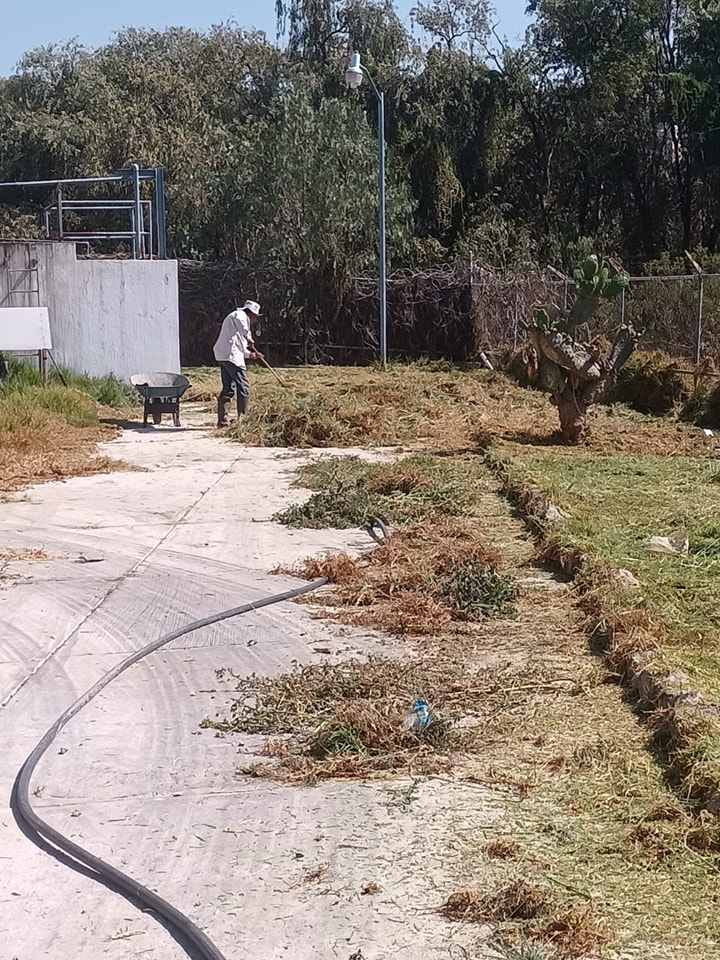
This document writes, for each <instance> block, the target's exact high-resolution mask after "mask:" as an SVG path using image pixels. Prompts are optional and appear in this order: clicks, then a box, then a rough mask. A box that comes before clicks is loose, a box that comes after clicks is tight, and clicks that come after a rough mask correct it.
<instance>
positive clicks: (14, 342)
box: [0, 307, 52, 351]
mask: <svg viewBox="0 0 720 960" xmlns="http://www.w3.org/2000/svg"><path fill="white" fill-rule="evenodd" d="M0 350H16V351H23V350H28V351H30V350H52V343H51V341H50V318H49V317H48V308H47V307H0Z"/></svg>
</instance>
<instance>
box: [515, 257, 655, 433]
mask: <svg viewBox="0 0 720 960" xmlns="http://www.w3.org/2000/svg"><path fill="white" fill-rule="evenodd" d="M574 279H575V294H576V297H575V303H574V304H573V305H572V308H571V309H570V310H569V311H568V310H561V309H560V307H558V306H557V305H556V304H554V303H553V304H548V305H545V306H541V307H537V308H536V309H535V312H534V315H533V318H532V320H531V322H530V323H529V324H528V335H529V337H530V341H531V343H532V345H533V347H534V349H535V351H536V354H537V359H538V367H539V373H540V379H541V382H542V384H543V386H544V387H545V388H546V389H547V390H549V391H550V393H551V395H552V398H553V401H554V403H555V404H556V406H557V408H558V414H559V417H560V430H561V434H562V439H563V441H564V442H565V443H569V444H577V443H579V442H580V441H581V440H582V439H583V437H584V435H585V432H586V429H587V414H588V410H589V408H590V407H591V406H592V404H594V403H597V402H598V401H599V400H601V399H602V397H603V396H604V395H605V393H606V392H607V391H608V390H609V389H610V388H611V387H612V386H613V385H614V384H615V381H616V379H617V375H618V373H619V371H620V370H621V368H622V367H623V365H624V364H625V363H626V362H627V360H628V359H629V357H630V355H631V354H632V351H633V350H634V349H635V347H636V345H637V341H638V336H637V334H636V333H635V331H634V330H633V329H632V327H629V326H621V327H620V328H619V329H618V330H617V332H616V334H615V339H614V342H613V344H612V347H611V348H610V349H609V350H607V349H606V348H605V347H604V346H603V344H602V342H601V341H600V340H597V339H596V340H593V341H591V342H589V341H590V327H589V324H590V321H591V320H592V318H593V316H594V315H595V313H596V312H597V310H598V308H599V306H600V303H601V302H602V300H613V299H615V298H616V297H618V296H619V295H620V293H621V292H622V291H623V290H624V288H625V287H626V286H627V283H628V276H627V274H626V273H625V272H624V271H623V270H621V269H619V268H618V267H617V266H615V265H614V263H613V262H612V261H610V262H608V261H605V260H603V261H602V262H600V261H599V260H598V258H597V257H596V256H594V255H593V256H590V257H588V259H587V260H586V261H585V263H584V264H583V265H582V267H580V268H579V269H577V270H576V271H575V277H574Z"/></svg>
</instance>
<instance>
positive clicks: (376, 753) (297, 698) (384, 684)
mask: <svg viewBox="0 0 720 960" xmlns="http://www.w3.org/2000/svg"><path fill="white" fill-rule="evenodd" d="M228 678H229V679H232V680H233V681H235V682H236V693H237V694H238V695H239V696H238V698H237V699H236V700H235V701H234V702H233V704H232V706H231V708H230V716H229V717H228V718H227V719H219V720H212V719H209V718H208V719H207V720H205V721H204V723H203V725H204V726H205V727H209V728H214V729H217V730H218V731H219V732H221V733H229V732H237V733H254V734H262V735H264V736H266V737H268V738H269V739H268V740H267V741H266V747H265V749H264V751H263V753H264V755H265V756H270V757H271V758H272V762H271V763H269V764H267V763H266V764H265V765H264V766H263V765H261V768H258V767H257V766H255V767H253V768H250V769H249V770H246V771H244V772H246V773H251V774H252V775H255V776H257V775H266V776H270V777H275V778H277V779H281V780H282V779H288V780H307V779H309V778H310V779H311V778H317V779H325V778H328V777H346V778H347V777H364V776H370V775H376V774H379V773H387V772H388V771H397V770H407V769H411V770H414V771H415V772H416V773H417V772H425V773H430V772H438V771H439V770H448V769H450V768H451V767H452V766H453V764H454V762H455V759H456V758H457V756H465V755H468V754H473V753H476V752H477V753H479V752H481V751H482V750H483V749H484V747H485V746H486V744H487V736H488V723H490V722H494V720H495V718H496V717H497V716H498V715H499V714H502V713H504V712H505V711H517V710H519V709H522V706H523V704H525V703H526V702H527V701H528V699H529V698H530V699H532V697H533V696H537V695H539V696H543V695H547V694H548V693H549V688H548V687H546V685H545V680H546V678H545V677H544V676H543V675H542V674H541V673H535V674H533V673H531V672H530V673H529V672H527V671H522V674H518V673H516V672H515V671H513V670H511V669H506V670H487V669H481V668H478V667H473V666H472V665H469V664H466V663H464V662H461V661H459V660H458V659H457V658H455V657H451V656H438V657H436V658H432V659H430V658H422V659H410V660H401V661H397V660H386V659H380V658H370V659H368V660H366V661H355V660H353V661H347V662H343V663H339V664H318V665H310V666H304V667H297V668H296V669H295V670H294V671H293V672H292V673H289V674H285V675H284V676H280V677H259V676H251V677H245V678H242V677H237V676H235V675H234V674H232V673H231V672H230V671H220V672H219V674H218V679H220V680H223V679H228ZM418 696H420V697H422V698H423V699H425V700H427V702H428V703H429V704H430V705H431V710H432V716H433V719H432V722H431V723H430V725H429V726H428V727H426V728H425V729H421V730H419V731H418V730H415V729H411V728H408V726H407V724H406V723H405V720H406V718H407V716H408V714H409V711H410V709H411V706H412V704H413V701H414V700H415V699H416V697H418ZM473 718H474V722H472V723H471V722H469V721H471V720H473ZM461 720H462V723H459V721H461ZM279 738H282V740H279ZM278 742H281V743H282V744H283V748H282V749H281V750H278V749H277V748H276V744H277V743H278ZM271 745H272V746H271Z"/></svg>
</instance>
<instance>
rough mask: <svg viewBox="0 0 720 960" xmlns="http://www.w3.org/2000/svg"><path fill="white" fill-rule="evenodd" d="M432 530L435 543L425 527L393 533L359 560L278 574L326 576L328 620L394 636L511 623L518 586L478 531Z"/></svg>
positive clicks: (450, 525)
mask: <svg viewBox="0 0 720 960" xmlns="http://www.w3.org/2000/svg"><path fill="white" fill-rule="evenodd" d="M436 527H437V528H436V530H434V532H433V535H432V538H429V537H428V531H427V528H426V527H425V526H424V525H422V524H418V525H411V526H409V527H406V528H403V529H400V530H396V531H395V532H393V533H392V534H391V535H390V537H389V539H388V540H387V541H386V542H385V543H383V544H382V545H381V546H379V547H377V549H375V550H372V551H371V552H370V553H369V554H368V555H367V557H366V558H365V560H364V561H362V562H358V561H355V560H353V559H352V558H350V557H348V556H347V555H346V554H330V555H325V556H320V557H309V558H308V559H306V560H303V561H301V562H300V563H298V564H296V565H295V566H294V567H291V568H290V569H289V570H288V569H282V570H279V571H278V572H283V573H292V574H294V575H295V576H302V577H304V578H305V579H308V580H314V579H316V578H317V577H323V576H324V577H328V579H329V580H330V581H331V582H332V583H333V584H334V588H333V589H332V590H330V591H327V592H326V593H325V595H324V597H323V599H322V602H323V603H324V604H325V605H326V615H327V616H328V617H330V618H333V619H336V620H340V621H341V622H343V623H351V624H354V625H356V626H364V627H374V628H378V629H382V630H384V631H385V632H386V633H389V634H391V635H394V636H412V637H422V636H436V635H438V634H442V633H446V632H447V631H448V630H449V628H450V627H451V625H454V626H455V627H457V625H458V624H462V623H472V622H477V621H479V620H482V619H487V618H493V619H512V618H513V617H514V616H515V601H516V600H517V597H518V592H519V591H518V587H517V585H516V583H515V580H514V579H513V578H512V577H511V576H509V575H507V574H501V573H498V572H497V570H496V566H497V565H498V564H499V563H500V555H499V554H498V553H497V551H496V550H494V549H493V548H492V547H490V546H488V544H487V543H486V542H485V541H484V540H483V538H482V536H481V535H480V531H479V529H478V527H477V526H476V525H474V524H473V523H472V522H467V521H466V522H460V521H453V520H446V521H445V523H443V524H437V525H436ZM311 602H314V603H316V602H317V598H315V599H314V600H312V601H311Z"/></svg>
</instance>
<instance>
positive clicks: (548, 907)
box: [439, 880, 610, 960]
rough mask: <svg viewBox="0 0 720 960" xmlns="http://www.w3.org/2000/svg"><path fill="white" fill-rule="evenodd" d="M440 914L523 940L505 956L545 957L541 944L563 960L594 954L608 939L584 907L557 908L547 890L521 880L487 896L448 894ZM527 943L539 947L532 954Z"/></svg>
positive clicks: (474, 892) (600, 922) (591, 910)
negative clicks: (493, 928) (564, 959)
mask: <svg viewBox="0 0 720 960" xmlns="http://www.w3.org/2000/svg"><path fill="white" fill-rule="evenodd" d="M439 913H440V915H441V916H443V917H445V918H446V919H448V920H455V921H463V922H466V923H480V924H488V923H492V924H495V925H498V926H499V931H498V933H499V936H500V937H501V938H502V939H506V938H508V937H510V938H516V937H517V936H518V935H520V936H522V938H523V940H524V941H525V942H524V943H521V945H520V947H518V948H516V949H514V950H513V949H510V950H508V951H506V956H507V957H518V956H519V957H523V958H527V957H532V956H533V955H534V956H540V957H544V956H546V954H545V953H544V952H543V948H544V945H549V946H550V947H551V948H552V950H553V951H554V955H555V956H557V957H560V958H567V960H576V958H583V957H589V956H591V955H596V954H597V951H598V950H599V949H600V948H601V947H603V946H604V945H605V944H606V943H607V942H608V941H609V940H610V936H609V933H608V930H607V924H606V923H605V922H604V921H603V920H602V919H601V918H600V917H599V916H598V915H597V912H596V910H595V909H594V908H593V907H592V906H591V905H590V904H587V903H584V904H572V905H571V906H569V907H567V906H564V905H562V904H559V903H558V902H557V900H556V899H555V897H554V896H553V895H552V893H551V891H550V890H549V889H548V888H546V887H538V886H535V885H533V884H530V883H528V882H527V881H525V880H515V881H513V882H512V883H509V884H506V885H504V886H501V887H498V888H497V889H496V890H493V891H491V892H490V893H481V892H479V891H477V890H460V891H458V892H457V893H453V894H451V895H450V896H449V897H448V899H447V900H446V901H445V903H444V904H443V905H442V906H441V907H440V909H439ZM532 941H536V942H537V943H538V948H537V950H536V951H535V952H533V944H532Z"/></svg>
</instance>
